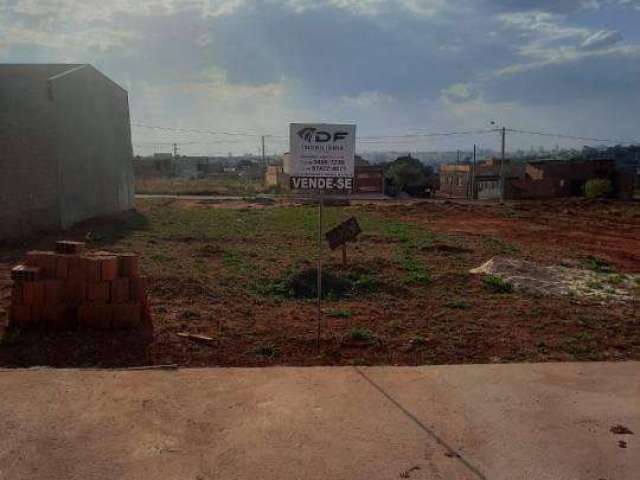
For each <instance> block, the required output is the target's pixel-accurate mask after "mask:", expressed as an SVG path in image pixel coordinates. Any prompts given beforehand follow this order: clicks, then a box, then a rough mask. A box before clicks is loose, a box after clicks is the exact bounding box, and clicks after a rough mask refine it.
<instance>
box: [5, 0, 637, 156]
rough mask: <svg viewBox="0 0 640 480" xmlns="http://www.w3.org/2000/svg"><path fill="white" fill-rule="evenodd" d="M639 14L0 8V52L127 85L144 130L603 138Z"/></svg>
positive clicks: (619, 6)
mask: <svg viewBox="0 0 640 480" xmlns="http://www.w3.org/2000/svg"><path fill="white" fill-rule="evenodd" d="M638 6H640V1H639V0H598V1H593V0H590V1H580V0H554V1H551V0H457V1H455V2H454V1H446V0H260V1H258V0H110V1H105V0H99V1H98V0H84V1H80V0H0V10H1V11H2V13H3V14H2V16H1V17H0V31H2V33H3V35H2V38H1V39H0V57H2V58H4V59H6V61H12V62H33V61H42V62H45V61H46V62H56V61H75V62H89V63H93V64H95V65H96V66H97V67H98V68H100V69H101V70H102V71H104V72H105V73H106V74H107V75H109V76H111V77H112V78H114V80H116V81H117V82H119V83H120V84H123V85H124V86H126V88H127V89H128V90H129V95H130V100H131V105H132V117H133V118H138V119H140V120H143V121H144V122H146V123H152V124H159V125H176V126H178V125H188V126H190V127H193V128H198V127H201V128H207V129H215V128H218V129H236V130H240V131H247V130H256V131H263V132H267V133H273V132H277V131H279V130H282V129H283V128H286V125H287V123H288V122H289V121H291V120H297V121H305V120H319V121H340V122H342V121H344V122H351V121H355V122H357V123H358V125H359V131H360V132H368V133H371V132H373V133H389V132H393V133H399V134H401V133H406V132H407V131H413V130H415V129H418V128H419V129H422V130H432V131H441V130H446V129H458V128H460V127H464V128H466V127H469V128H470V127H475V126H477V125H474V123H475V124H478V122H479V124H482V125H484V124H485V123H486V118H491V119H496V120H500V121H503V122H505V123H507V122H511V123H524V122H531V124H530V125H528V126H529V128H533V127H535V124H536V123H538V124H539V125H540V126H544V125H545V123H548V121H549V118H550V117H553V118H562V119H563V120H566V119H568V118H569V117H570V116H571V115H573V116H574V117H576V118H580V122H581V123H582V126H583V127H584V128H585V129H589V128H595V126H597V125H600V126H601V127H602V128H603V129H607V130H610V131H612V132H613V131H614V130H616V129H622V128H623V127H621V126H620V125H618V123H619V122H611V121H610V122H608V123H606V124H605V123H604V122H602V121H601V120H600V118H599V117H598V116H597V115H594V114H593V112H597V111H598V110H600V111H607V112H608V111H609V109H612V108H613V109H615V112H616V115H618V116H619V117H620V118H621V119H622V121H624V122H627V123H633V122H634V121H635V120H634V118H635V117H634V115H635V113H634V112H635V111H637V106H638V105H637V102H638V101H637V100H636V98H637V95H636V94H635V92H637V91H638V80H637V79H639V78H640V71H638V67H639V65H640V54H639V52H640V36H639V35H638V33H637V31H636V28H635V25H636V24H637V20H638V19H639V18H638V15H640V12H639V10H637V8H638ZM623 37H624V38H623ZM634 109H635V110H634ZM465 115H466V116H465ZM498 117H500V118H498ZM560 127H561V126H560ZM560 127H559V128H560ZM603 134H604V133H603ZM135 135H136V138H139V137H140V135H141V132H137V131H136V132H135ZM164 135H165V136H166V133H165V134H164ZM150 137H151V136H150V135H149V132H147V134H146V137H145V138H150ZM153 139H155V138H153ZM167 141H169V140H167ZM251 142H253V140H251V141H249V142H248V143H246V144H244V146H243V144H240V146H237V147H234V148H238V149H239V148H254V145H253V143H251ZM220 148H227V147H220ZM229 148H231V147H229Z"/></svg>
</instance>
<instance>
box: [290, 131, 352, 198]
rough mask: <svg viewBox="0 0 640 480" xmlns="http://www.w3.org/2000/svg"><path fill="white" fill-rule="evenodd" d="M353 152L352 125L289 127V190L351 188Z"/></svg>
mask: <svg viewBox="0 0 640 480" xmlns="http://www.w3.org/2000/svg"><path fill="white" fill-rule="evenodd" d="M355 150H356V126H355V125H330V124H324V123H320V124H307V123H292V124H290V125H289V158H290V162H291V167H290V169H291V171H290V177H291V180H290V182H291V188H292V189H295V190H351V189H353V175H354V165H355V159H354V157H355Z"/></svg>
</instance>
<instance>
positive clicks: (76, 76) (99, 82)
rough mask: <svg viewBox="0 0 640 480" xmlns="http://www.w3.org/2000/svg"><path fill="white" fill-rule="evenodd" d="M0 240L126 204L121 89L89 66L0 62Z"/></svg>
mask: <svg viewBox="0 0 640 480" xmlns="http://www.w3.org/2000/svg"><path fill="white" fill-rule="evenodd" d="M0 144H1V145H2V147H3V148H2V149H1V150H0V171H1V172H2V174H1V175H0V240H3V239H13V238H20V237H24V236H27V235H31V234H34V233H36V232H39V231H43V230H57V229H61V228H67V227H70V226H71V225H73V224H75V223H77V222H80V221H82V220H85V219H88V218H92V217H96V216H101V215H107V214H111V213H114V212H118V211H123V210H127V209H130V208H132V206H133V197H134V184H133V162H132V158H133V150H132V145H131V127H130V120H129V101H128V95H127V92H126V90H124V89H123V88H122V87H120V86H119V85H117V84H116V83H114V82H113V81H112V80H110V79H109V78H107V77H106V76H105V75H103V74H102V73H101V72H99V71H98V70H96V69H95V68H94V67H92V66H91V65H70V64H3V65H0Z"/></svg>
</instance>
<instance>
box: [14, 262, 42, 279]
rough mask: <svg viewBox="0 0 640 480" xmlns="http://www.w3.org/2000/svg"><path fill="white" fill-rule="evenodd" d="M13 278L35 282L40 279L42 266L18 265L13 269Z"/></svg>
mask: <svg viewBox="0 0 640 480" xmlns="http://www.w3.org/2000/svg"><path fill="white" fill-rule="evenodd" d="M11 279H12V280H14V281H16V282H35V281H36V280H40V267H28V266H26V265H16V266H15V267H13V268H12V269H11Z"/></svg>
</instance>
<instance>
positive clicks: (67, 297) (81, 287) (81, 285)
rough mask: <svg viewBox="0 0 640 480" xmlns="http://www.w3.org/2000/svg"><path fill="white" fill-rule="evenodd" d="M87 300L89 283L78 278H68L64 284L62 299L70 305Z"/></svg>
mask: <svg viewBox="0 0 640 480" xmlns="http://www.w3.org/2000/svg"><path fill="white" fill-rule="evenodd" d="M86 300H87V284H86V283H85V282H82V281H77V280H66V281H65V282H64V283H63V284H62V301H63V302H64V303H66V304H68V305H80V304H81V303H84V302H86Z"/></svg>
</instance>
